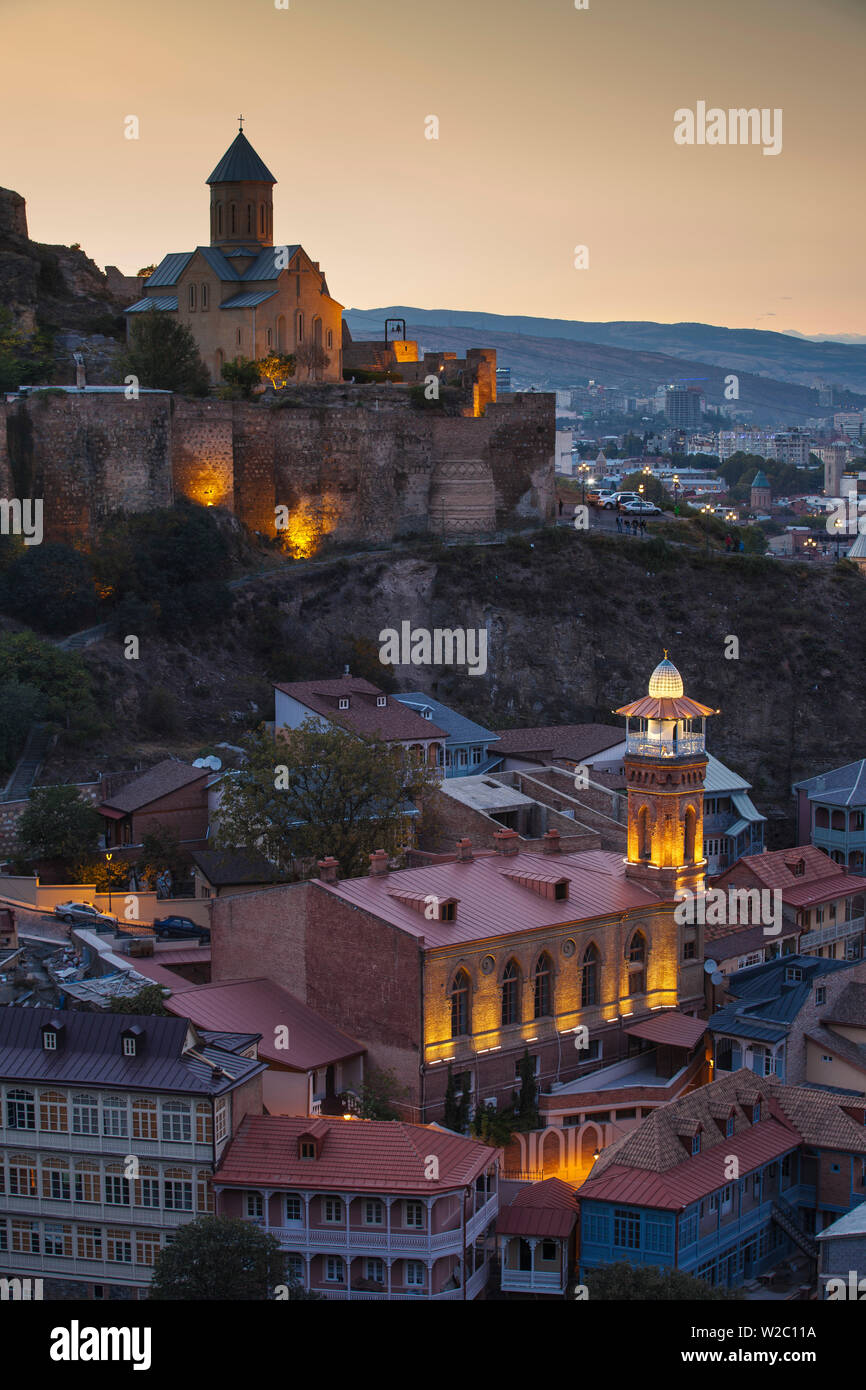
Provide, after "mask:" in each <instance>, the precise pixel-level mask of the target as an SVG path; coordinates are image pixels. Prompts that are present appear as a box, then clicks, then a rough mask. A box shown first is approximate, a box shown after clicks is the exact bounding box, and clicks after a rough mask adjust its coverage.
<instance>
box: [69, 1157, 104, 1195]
mask: <svg viewBox="0 0 866 1390" xmlns="http://www.w3.org/2000/svg"><path fill="white" fill-rule="evenodd" d="M101 1194H102V1183H101V1180H100V1175H99V1164H98V1163H91V1162H90V1161H89V1160H88V1159H84V1160H82V1162H80V1163H76V1165H75V1200H76V1202H99V1201H101V1200H102V1195H101Z"/></svg>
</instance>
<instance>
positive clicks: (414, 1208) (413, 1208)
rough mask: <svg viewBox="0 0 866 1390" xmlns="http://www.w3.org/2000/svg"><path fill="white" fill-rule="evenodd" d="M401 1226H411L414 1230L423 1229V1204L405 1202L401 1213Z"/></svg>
mask: <svg viewBox="0 0 866 1390" xmlns="http://www.w3.org/2000/svg"><path fill="white" fill-rule="evenodd" d="M403 1225H404V1226H412V1227H414V1228H415V1230H418V1231H420V1230H423V1228H424V1203H423V1202H406V1204H405V1208H404V1212H403Z"/></svg>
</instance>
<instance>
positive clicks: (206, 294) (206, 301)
mask: <svg viewBox="0 0 866 1390" xmlns="http://www.w3.org/2000/svg"><path fill="white" fill-rule="evenodd" d="M201 307H202V308H203V309H209V308H210V286H209V285H202V287H201Z"/></svg>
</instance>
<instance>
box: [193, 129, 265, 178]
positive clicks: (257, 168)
mask: <svg viewBox="0 0 866 1390" xmlns="http://www.w3.org/2000/svg"><path fill="white" fill-rule="evenodd" d="M245 181H249V182H251V183H276V179H275V178H274V176H273V174H272V173H271V171H270V169H269V168H268V166H267V164H265V163H264V161H263V160H261V159H260V158H259V156H258V155H257V154H256V152H255V150H254V149H253V147H252V145H251V144H250V142H249V140H248V139H247V137H246V136H245V135H244V133H243V131H242V130H241V131H238V133H237V135H236V136H235V138H234V140H233V141H232V143H231V144H230V145H229V147H228V149H227V150H226V152H225V154H224V155H223V157H222V159H221V160H220V162H219V164H218V165H217V167H216V168H215V169H214V171H213V173H212V174H211V176H210V178H209V179H208V180H207V182H208V183H242V182H245Z"/></svg>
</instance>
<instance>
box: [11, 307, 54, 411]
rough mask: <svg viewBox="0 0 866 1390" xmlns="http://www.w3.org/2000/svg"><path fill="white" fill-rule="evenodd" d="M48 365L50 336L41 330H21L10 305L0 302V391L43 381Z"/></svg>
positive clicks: (49, 366) (47, 373)
mask: <svg viewBox="0 0 866 1390" xmlns="http://www.w3.org/2000/svg"><path fill="white" fill-rule="evenodd" d="M51 367H52V360H51V339H50V337H49V336H48V335H47V334H46V333H43V332H39V333H32V334H29V335H28V334H26V333H24V332H22V330H21V329H20V328H19V327H18V325H17V324H16V322H15V319H14V317H13V314H12V311H11V309H8V308H7V307H6V306H5V305H0V391H15V390H17V388H18V387H19V386H25V385H28V384H29V385H33V384H34V383H35V382H38V381H40V380H41V381H44V380H45V379H46V377H48V376H50V373H51Z"/></svg>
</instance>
